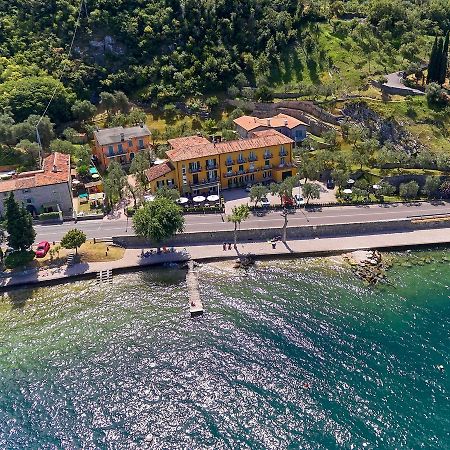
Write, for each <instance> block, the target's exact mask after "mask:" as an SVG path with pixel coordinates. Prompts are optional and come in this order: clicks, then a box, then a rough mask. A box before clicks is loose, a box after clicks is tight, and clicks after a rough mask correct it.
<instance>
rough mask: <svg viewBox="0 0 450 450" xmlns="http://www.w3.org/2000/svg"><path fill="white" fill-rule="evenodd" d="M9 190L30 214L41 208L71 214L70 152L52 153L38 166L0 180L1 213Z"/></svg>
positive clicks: (36, 213)
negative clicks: (35, 168) (37, 168)
mask: <svg viewBox="0 0 450 450" xmlns="http://www.w3.org/2000/svg"><path fill="white" fill-rule="evenodd" d="M10 192H13V193H14V197H15V199H16V200H17V201H18V202H21V203H22V204H23V205H24V206H25V207H26V209H27V210H28V211H29V212H30V213H31V214H32V215H33V216H37V215H38V214H41V213H43V212H62V214H63V215H72V213H73V204H72V183H71V175H70V156H69V155H65V154H62V153H52V154H51V155H50V156H47V157H46V158H44V161H43V164H42V169H41V170H35V171H32V172H23V173H20V174H18V175H15V176H13V177H12V178H11V179H9V180H4V181H0V216H3V215H4V201H5V199H6V198H7V197H8V196H9V194H10Z"/></svg>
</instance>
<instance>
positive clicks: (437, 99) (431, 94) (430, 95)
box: [425, 83, 445, 105]
mask: <svg viewBox="0 0 450 450" xmlns="http://www.w3.org/2000/svg"><path fill="white" fill-rule="evenodd" d="M425 91H426V94H427V101H428V104H429V105H442V104H444V103H445V91H444V89H442V88H441V86H439V84H437V83H430V84H429V85H428V86H427V87H426V90H425Z"/></svg>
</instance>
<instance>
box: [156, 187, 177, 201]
mask: <svg viewBox="0 0 450 450" xmlns="http://www.w3.org/2000/svg"><path fill="white" fill-rule="evenodd" d="M155 195H156V197H157V198H159V197H164V198H168V199H169V200H172V201H173V202H174V201H175V200H178V199H179V198H180V193H179V192H178V190H177V189H173V188H169V187H167V186H162V187H160V188H159V189H158V190H157V191H156V194H155Z"/></svg>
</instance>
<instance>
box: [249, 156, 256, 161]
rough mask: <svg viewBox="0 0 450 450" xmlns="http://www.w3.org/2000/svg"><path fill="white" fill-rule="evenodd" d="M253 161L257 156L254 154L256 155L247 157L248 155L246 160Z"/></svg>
mask: <svg viewBox="0 0 450 450" xmlns="http://www.w3.org/2000/svg"><path fill="white" fill-rule="evenodd" d="M255 161H258V157H257V156H256V155H253V156H252V155H250V156H249V157H248V162H255Z"/></svg>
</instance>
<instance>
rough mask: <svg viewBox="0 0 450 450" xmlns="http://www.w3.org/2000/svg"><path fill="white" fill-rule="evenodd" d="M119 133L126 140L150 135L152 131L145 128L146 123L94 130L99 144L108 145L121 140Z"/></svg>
mask: <svg viewBox="0 0 450 450" xmlns="http://www.w3.org/2000/svg"><path fill="white" fill-rule="evenodd" d="M121 134H123V136H124V137H123V139H124V140H125V141H127V140H128V139H132V138H138V137H144V136H150V135H151V134H152V133H151V132H150V130H149V129H148V128H147V125H142V126H137V127H127V128H124V127H114V128H104V129H103V130H98V131H94V137H95V140H96V141H97V142H98V143H99V145H110V144H117V143H119V142H122V138H121Z"/></svg>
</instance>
